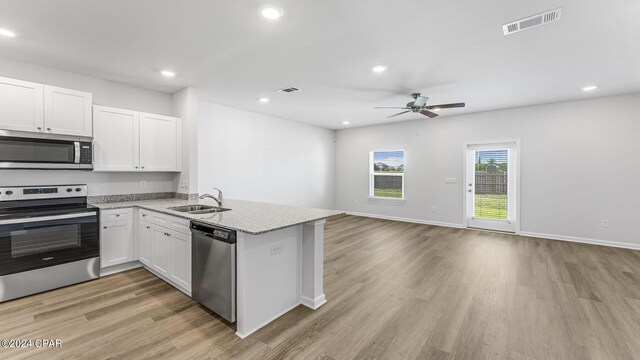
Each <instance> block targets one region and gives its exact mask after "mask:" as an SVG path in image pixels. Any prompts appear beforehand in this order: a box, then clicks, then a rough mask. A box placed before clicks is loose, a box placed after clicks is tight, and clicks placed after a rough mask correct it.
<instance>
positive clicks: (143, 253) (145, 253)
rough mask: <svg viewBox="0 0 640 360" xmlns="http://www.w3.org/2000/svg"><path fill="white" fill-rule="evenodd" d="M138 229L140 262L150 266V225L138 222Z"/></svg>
mask: <svg viewBox="0 0 640 360" xmlns="http://www.w3.org/2000/svg"><path fill="white" fill-rule="evenodd" d="M139 228H140V230H139V233H138V234H139V237H140V262H141V263H143V264H145V265H147V266H151V264H152V260H151V259H152V256H153V228H152V225H151V224H149V223H146V222H142V221H141V222H140V226H139Z"/></svg>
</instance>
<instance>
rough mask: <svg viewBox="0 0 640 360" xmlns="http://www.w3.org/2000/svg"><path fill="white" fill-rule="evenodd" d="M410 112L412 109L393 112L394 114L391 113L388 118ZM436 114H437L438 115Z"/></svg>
mask: <svg viewBox="0 0 640 360" xmlns="http://www.w3.org/2000/svg"><path fill="white" fill-rule="evenodd" d="M408 112H411V111H410V110H407V111H403V112H399V113H397V114H393V115H391V116H387V119H388V118H392V117H395V116H398V115H402V114H406V113H408ZM436 116H437V115H436Z"/></svg>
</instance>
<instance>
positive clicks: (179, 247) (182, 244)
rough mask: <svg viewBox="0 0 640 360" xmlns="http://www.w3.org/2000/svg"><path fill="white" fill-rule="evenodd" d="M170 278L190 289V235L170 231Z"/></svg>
mask: <svg viewBox="0 0 640 360" xmlns="http://www.w3.org/2000/svg"><path fill="white" fill-rule="evenodd" d="M171 280H173V281H174V282H175V283H177V284H178V285H180V286H182V287H184V288H185V289H189V291H191V235H185V234H181V233H179V232H173V233H171Z"/></svg>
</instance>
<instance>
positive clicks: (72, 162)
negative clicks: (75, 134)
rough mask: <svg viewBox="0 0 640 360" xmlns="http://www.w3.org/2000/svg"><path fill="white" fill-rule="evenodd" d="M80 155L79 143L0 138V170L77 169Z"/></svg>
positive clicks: (9, 137)
mask: <svg viewBox="0 0 640 360" xmlns="http://www.w3.org/2000/svg"><path fill="white" fill-rule="evenodd" d="M89 152H90V151H89ZM80 155H81V151H80V142H79V141H73V140H57V139H41V138H25V137H14V136H0V168H12V169H77V168H79V166H78V164H79V163H80ZM83 160H84V159H83Z"/></svg>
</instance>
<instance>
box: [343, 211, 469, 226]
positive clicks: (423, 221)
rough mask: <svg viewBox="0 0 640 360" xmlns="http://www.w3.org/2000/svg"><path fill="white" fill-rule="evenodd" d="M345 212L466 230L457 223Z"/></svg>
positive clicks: (352, 212) (351, 213) (353, 213)
mask: <svg viewBox="0 0 640 360" xmlns="http://www.w3.org/2000/svg"><path fill="white" fill-rule="evenodd" d="M345 212H346V213H347V215H354V216H364V217H370V218H375V219H383V220H393V221H402V222H409V223H415V224H424V225H435V226H443V227H450V228H456V229H462V228H464V226H463V225H462V224H455V223H446V222H439V221H430V220H423V219H411V218H403V217H398V216H387V215H378V214H367V213H360V212H354V211H345Z"/></svg>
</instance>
